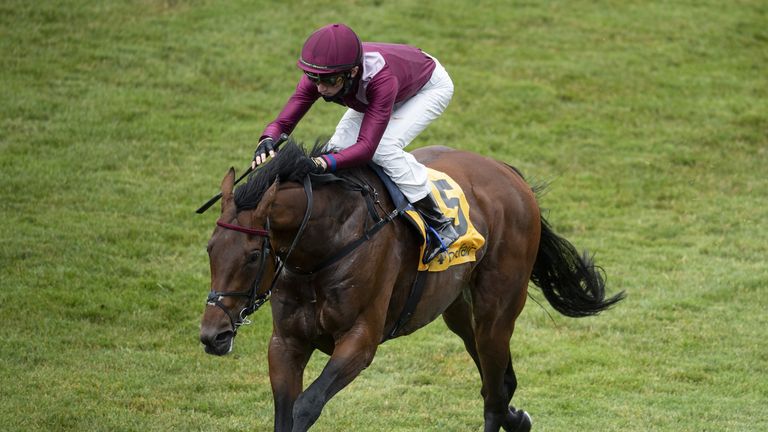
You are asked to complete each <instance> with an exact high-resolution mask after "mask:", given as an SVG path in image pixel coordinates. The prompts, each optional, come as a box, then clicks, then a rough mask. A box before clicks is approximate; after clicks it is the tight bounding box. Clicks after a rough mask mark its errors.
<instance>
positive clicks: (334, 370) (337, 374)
mask: <svg viewBox="0 0 768 432" xmlns="http://www.w3.org/2000/svg"><path fill="white" fill-rule="evenodd" d="M380 337H381V329H372V328H371V327H370V326H367V325H364V324H358V325H356V326H355V327H354V328H352V329H351V330H350V331H349V332H347V333H346V334H345V335H344V336H343V337H342V338H341V339H340V340H338V341H337V343H336V347H335V349H334V350H333V354H332V355H331V358H330V360H329V361H328V363H327V364H326V365H325V368H324V369H323V371H322V373H321V374H320V376H318V377H317V379H316V380H315V381H314V382H313V383H312V384H311V385H310V386H309V387H308V388H307V389H306V390H305V391H304V393H302V394H301V395H300V396H299V398H298V399H297V400H296V403H295V404H294V408H293V431H294V432H304V431H306V430H308V429H309V427H310V426H312V425H313V424H314V423H315V421H317V419H318V417H320V413H321V412H322V410H323V407H324V406H325V404H326V403H328V401H329V400H330V399H331V398H332V397H333V396H334V395H335V394H336V393H338V392H339V391H340V390H341V389H343V388H344V387H346V386H347V385H348V384H349V383H351V382H352V380H354V379H355V378H356V377H357V376H358V375H359V374H360V372H362V371H363V369H365V368H366V367H368V365H370V364H371V361H373V356H374V354H375V353H376V348H377V347H378V343H379V339H380Z"/></svg>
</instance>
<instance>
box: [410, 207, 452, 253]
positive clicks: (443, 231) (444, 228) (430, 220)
mask: <svg viewBox="0 0 768 432" xmlns="http://www.w3.org/2000/svg"><path fill="white" fill-rule="evenodd" d="M412 204H413V206H414V207H416V210H418V211H419V212H420V213H421V215H422V216H424V220H425V221H426V222H427V225H429V226H430V227H431V228H432V229H434V230H435V232H436V233H437V235H438V237H440V243H442V244H439V243H438V244H435V243H437V242H435V241H429V242H427V243H428V244H427V247H428V248H429V249H428V250H427V252H426V253H425V254H424V263H425V264H426V263H428V262H430V261H432V260H433V259H434V258H435V257H436V256H438V255H439V254H440V253H442V252H445V251H446V250H448V247H449V246H450V245H452V244H453V242H455V241H456V240H457V239H458V238H459V233H457V232H456V229H455V228H454V227H453V218H449V217H446V216H445V215H444V214H443V212H442V211H441V210H440V207H439V206H438V205H437V202H435V199H434V198H433V197H432V194H429V195H427V196H425V197H424V198H422V199H420V200H418V201H416V202H415V203H412Z"/></svg>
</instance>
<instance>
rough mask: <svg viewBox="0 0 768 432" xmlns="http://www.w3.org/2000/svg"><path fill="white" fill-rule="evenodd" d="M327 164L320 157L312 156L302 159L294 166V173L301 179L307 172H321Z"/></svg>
mask: <svg viewBox="0 0 768 432" xmlns="http://www.w3.org/2000/svg"><path fill="white" fill-rule="evenodd" d="M326 168H327V165H326V164H325V160H324V159H323V158H321V157H314V158H312V159H302V160H301V161H299V163H298V165H297V166H296V170H295V171H294V174H295V175H296V177H295V178H296V179H298V180H301V179H303V178H304V177H306V176H307V175H309V174H322V173H324V172H325V170H326Z"/></svg>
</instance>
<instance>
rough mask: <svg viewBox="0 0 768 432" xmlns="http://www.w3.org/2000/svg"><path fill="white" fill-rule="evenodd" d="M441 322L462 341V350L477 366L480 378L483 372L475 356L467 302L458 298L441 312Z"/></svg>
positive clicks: (470, 315) (469, 310)
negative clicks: (465, 351) (463, 349)
mask: <svg viewBox="0 0 768 432" xmlns="http://www.w3.org/2000/svg"><path fill="white" fill-rule="evenodd" d="M443 321H445V324H446V325H447V326H448V329H450V330H451V331H452V332H454V333H456V334H457V335H458V336H459V337H460V338H461V340H463V341H464V348H465V349H466V350H467V352H468V353H469V355H470V357H472V360H473V361H474V362H475V366H477V371H478V372H480V378H482V375H483V371H482V370H481V369H480V357H479V356H478V355H477V344H476V343H475V332H474V330H473V328H472V310H471V309H470V304H469V302H468V301H467V300H466V299H465V298H464V297H463V296H460V297H459V298H458V299H456V301H454V302H453V304H451V305H450V306H448V309H446V310H445V312H443Z"/></svg>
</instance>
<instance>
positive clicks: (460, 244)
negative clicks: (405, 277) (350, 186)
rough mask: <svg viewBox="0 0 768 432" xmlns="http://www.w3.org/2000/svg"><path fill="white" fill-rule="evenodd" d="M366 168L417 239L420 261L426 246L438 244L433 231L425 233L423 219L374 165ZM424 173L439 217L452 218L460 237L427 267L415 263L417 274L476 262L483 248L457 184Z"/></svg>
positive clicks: (444, 176) (435, 173)
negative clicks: (384, 190) (440, 211)
mask: <svg viewBox="0 0 768 432" xmlns="http://www.w3.org/2000/svg"><path fill="white" fill-rule="evenodd" d="M368 167H369V168H371V170H373V172H375V173H376V175H377V176H378V177H379V179H381V181H382V183H384V187H385V188H386V190H387V193H389V195H390V197H391V198H392V202H393V203H394V204H395V207H396V208H398V209H402V211H401V213H400V216H401V217H402V218H403V219H404V220H405V221H406V222H407V224H408V225H409V226H410V227H412V228H413V229H414V230H416V232H417V234H418V235H419V237H420V238H421V244H420V245H419V247H420V256H421V257H423V256H424V253H425V252H426V251H427V250H428V246H429V245H430V244H431V243H430V242H438V243H439V242H440V240H439V239H438V238H437V237H436V236H435V234H434V231H433V230H428V229H426V226H427V224H426V221H425V220H424V217H423V216H422V215H421V213H419V211H418V210H416V208H414V207H413V206H412V205H411V204H410V203H409V202H408V199H407V198H406V197H405V195H403V193H402V192H401V191H400V188H398V187H397V185H396V184H395V182H393V181H392V179H391V178H390V177H389V176H388V175H386V173H384V170H383V169H382V168H381V167H380V166H378V165H376V164H374V163H369V164H368ZM427 173H428V176H429V181H430V183H431V186H432V195H433V196H434V197H435V199H436V200H437V203H438V205H439V206H440V209H441V210H442V211H443V213H444V214H445V215H446V216H447V217H450V218H453V220H454V221H455V222H454V223H455V224H456V225H455V228H456V231H457V232H458V233H459V234H460V235H461V237H459V239H458V240H456V242H455V243H453V244H452V245H451V246H450V247H449V248H448V250H447V251H446V252H444V253H442V254H440V255H438V256H437V257H436V258H435V259H433V260H432V261H430V262H429V263H426V264H424V262H423V260H419V271H429V272H439V271H443V270H445V269H447V268H449V267H451V266H454V265H457V264H463V263H466V262H472V261H476V260H477V258H476V257H475V253H476V251H477V250H478V249H479V248H481V247H482V246H483V245H484V244H485V239H484V238H483V236H482V235H481V234H480V233H479V232H478V231H477V230H476V229H475V227H474V225H473V224H472V221H471V219H470V218H469V212H470V208H469V203H468V202H467V199H466V197H465V196H464V192H463V191H462V190H461V187H460V186H459V185H458V183H456V182H455V181H454V180H453V179H451V178H450V176H448V175H447V174H445V173H443V172H441V171H437V170H433V169H432V168H427Z"/></svg>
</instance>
